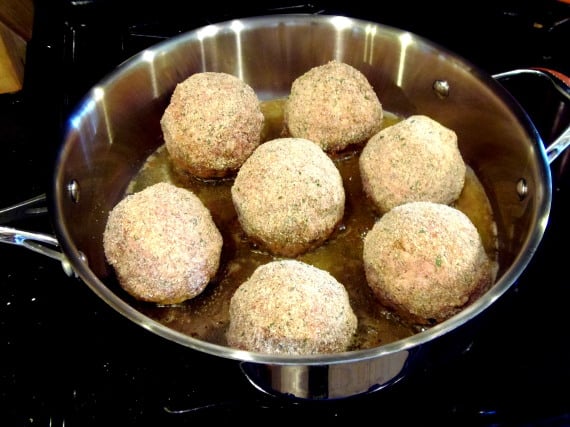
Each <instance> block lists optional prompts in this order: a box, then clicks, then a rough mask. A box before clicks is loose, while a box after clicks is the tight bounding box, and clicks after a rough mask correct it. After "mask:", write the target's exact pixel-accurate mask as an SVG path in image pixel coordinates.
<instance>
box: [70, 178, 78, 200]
mask: <svg viewBox="0 0 570 427" xmlns="http://www.w3.org/2000/svg"><path fill="white" fill-rule="evenodd" d="M67 193H68V194H69V198H70V199H71V201H72V202H73V203H79V183H78V182H77V181H76V180H74V179H72V180H71V181H70V182H69V184H67Z"/></svg>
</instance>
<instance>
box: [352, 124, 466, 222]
mask: <svg viewBox="0 0 570 427" xmlns="http://www.w3.org/2000/svg"><path fill="white" fill-rule="evenodd" d="M359 162H360V163H359V166H360V173H361V178H362V186H363V189H364V191H365V193H366V194H367V196H368V197H369V199H370V200H371V201H372V203H373V204H374V206H375V207H376V209H377V210H378V211H380V212H386V211H389V210H390V209H392V208H393V207H394V206H398V205H401V204H403V203H407V202H415V201H429V202H435V203H444V204H451V203H452V202H454V201H455V200H457V198H458V197H459V195H460V193H461V190H462V189H463V185H464V183H465V172H466V165H465V162H464V161H463V157H462V156H461V153H460V151H459V147H458V145H457V135H456V133H455V132H454V131H453V130H451V129H449V128H447V127H445V126H443V125H441V124H440V123H438V122H437V121H435V120H433V119H431V118H430V117H427V116H425V115H414V116H410V117H408V118H407V119H405V120H402V121H401V122H398V123H396V124H394V125H392V126H388V127H386V128H384V129H383V130H381V131H380V132H378V133H377V134H376V135H374V136H373V137H372V138H370V140H369V141H368V142H367V143H366V145H365V146H364V148H363V150H362V153H361V156H360V159H359Z"/></svg>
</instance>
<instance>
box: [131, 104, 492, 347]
mask: <svg viewBox="0 0 570 427" xmlns="http://www.w3.org/2000/svg"><path fill="white" fill-rule="evenodd" d="M283 102H284V100H283V99H279V100H273V101H264V102H262V111H263V113H264V115H265V118H266V122H265V128H264V140H270V139H274V138H277V137H282V136H287V135H286V134H285V133H284V130H283V120H282V119H283V105H284V104H283ZM384 116H385V117H384V120H383V125H384V126H389V125H392V124H394V123H396V122H398V121H399V120H400V118H398V117H397V116H395V115H393V114H389V113H387V112H385V114H384ZM359 153H360V149H354V150H353V151H351V152H347V153H344V154H343V155H339V156H335V157H334V158H333V160H334V162H335V164H336V166H337V167H338V169H339V171H340V172H341V175H342V178H343V182H344V188H345V193H346V207H345V214H344V218H343V221H342V223H341V224H340V225H339V227H338V229H337V230H336V231H335V232H334V234H333V235H332V236H331V238H330V239H329V240H328V241H327V242H326V243H325V244H324V245H322V246H321V247H319V248H317V249H316V250H313V251H311V252H309V253H306V254H304V255H301V256H299V257H298V258H297V259H299V260H300V261H304V262H307V263H309V264H312V265H314V266H316V267H319V268H322V269H324V270H327V271H328V272H329V273H331V274H332V275H333V276H334V277H335V278H336V279H337V280H338V281H339V282H340V283H342V284H344V286H345V287H346V289H347V291H348V293H349V295H350V302H351V305H352V307H353V309H354V311H355V313H356V315H357V317H358V324H359V326H358V330H357V334H356V336H355V339H354V342H353V345H352V348H351V349H363V348H371V347H376V346H378V345H383V344H387V343H389V342H393V341H396V340H399V339H403V338H406V337H408V336H410V335H412V334H414V333H416V332H417V330H415V329H414V328H412V327H410V326H406V325H404V324H402V323H401V322H399V321H398V319H396V318H394V317H393V316H391V315H390V313H389V312H388V311H387V310H385V309H384V308H383V307H382V306H381V305H380V304H378V303H377V302H376V300H375V298H374V296H373V294H372V292H371V291H370V289H369V288H368V286H367V284H366V277H365V274H364V267H363V262H362V249H363V238H364V236H365V235H366V233H367V232H368V230H370V229H371V228H372V226H373V225H374V222H375V221H376V219H377V218H378V217H377V215H376V214H375V212H374V210H373V209H372V207H371V205H370V203H369V202H368V200H367V198H366V196H365V194H364V193H363V190H362V186H361V179H360V172H359V167H358V159H359ZM161 181H167V182H171V183H173V184H175V185H178V186H181V187H185V188H188V189H190V190H191V191H193V192H194V193H195V194H196V195H197V196H198V197H199V198H200V199H201V200H202V202H203V203H204V204H205V205H206V207H208V208H209V209H210V212H211V213H212V217H213V219H214V221H215V222H216V224H217V226H218V228H219V229H220V232H221V233H222V235H223V238H224V247H223V250H222V259H221V262H220V268H219V272H218V275H217V276H216V278H215V279H214V280H213V281H212V283H210V284H209V285H208V287H207V288H206V290H205V291H204V292H203V293H202V294H201V295H199V296H198V297H196V298H194V299H192V300H189V301H186V302H184V303H182V304H177V305H174V306H157V305H154V304H149V303H142V302H137V301H134V302H133V304H134V305H135V306H136V308H137V309H138V310H140V311H142V312H143V313H145V314H146V315H148V316H149V317H151V318H153V319H155V320H156V321H158V322H160V323H162V324H164V325H166V326H168V327H170V328H172V329H174V330H177V331H179V332H182V333H185V334H188V335H191V336H193V337H195V338H198V339H201V340H204V341H210V342H213V343H217V344H222V345H225V344H226V341H225V336H224V334H225V330H226V328H227V325H228V322H229V302H230V298H231V296H232V295H233V293H234V291H235V289H236V288H237V287H238V286H239V285H240V284H241V283H242V282H244V281H245V280H246V279H247V278H249V276H250V275H251V274H252V272H253V271H254V270H255V268H257V267H258V266H260V265H262V264H265V263H267V262H269V261H272V260H275V259H277V258H276V257H274V256H272V255H270V254H267V253H265V252H263V251H260V250H258V248H256V247H255V246H254V245H252V243H251V242H250V241H249V240H248V238H247V237H246V236H245V234H244V233H243V231H242V229H241V226H240V224H239V222H238V219H237V215H236V212H235V209H234V206H233V204H232V200H231V193H230V190H231V186H232V183H233V180H232V179H222V180H210V181H203V180H197V179H194V178H192V177H190V176H188V175H185V174H184V173H180V172H178V171H176V170H174V168H173V167H172V165H171V163H170V161H169V157H168V153H167V151H166V149H165V146H164V145H162V146H160V147H159V148H158V150H157V151H156V152H155V153H154V154H153V155H151V156H150V157H149V158H148V160H147V162H146V163H145V165H144V166H143V168H142V169H141V170H140V172H139V174H138V175H137V176H136V177H134V179H133V181H132V182H131V184H130V186H129V188H128V191H127V193H133V192H137V191H140V190H142V189H143V188H145V187H147V186H149V185H152V184H154V183H157V182H161ZM455 206H456V207H457V208H458V209H460V210H462V211H463V212H464V213H466V214H467V215H468V216H469V217H470V218H471V220H472V221H473V223H474V224H475V226H476V227H477V229H478V230H479V232H480V234H481V237H482V239H483V243H484V245H485V248H486V250H487V252H488V253H489V255H490V256H491V257H492V259H496V248H497V242H496V240H497V237H496V230H495V224H494V221H493V215H492V211H491V208H490V203H489V201H488V199H487V196H486V194H485V191H484V189H483V187H482V185H481V184H480V182H479V180H478V179H477V177H476V175H475V173H474V172H473V170H472V169H471V168H469V167H468V171H467V176H466V183H465V186H464V189H463V192H462V194H461V196H460V198H459V200H458V201H457V202H456V204H455Z"/></svg>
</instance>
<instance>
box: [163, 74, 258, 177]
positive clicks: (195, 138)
mask: <svg viewBox="0 0 570 427" xmlns="http://www.w3.org/2000/svg"><path fill="white" fill-rule="evenodd" d="M160 124H161V127H162V131H163V136H164V143H165V145H166V149H167V151H168V153H169V155H170V158H171V159H172V162H173V164H174V165H175V166H176V167H177V168H178V169H180V170H183V171H185V172H188V173H190V174H191V175H194V176H197V177H199V178H222V177H227V176H231V175H233V174H235V172H236V171H237V170H238V169H239V168H240V166H241V165H242V163H243V162H244V161H245V159H247V158H248V157H249V155H250V154H251V153H252V152H253V150H254V149H255V148H256V147H257V146H258V145H259V144H260V143H261V137H262V130H263V125H264V116H263V113H262V111H261V108H260V105H259V99H258V98H257V95H256V94H255V92H254V91H253V89H252V88H251V87H250V86H249V85H248V84H246V83H245V82H244V81H242V80H241V79H239V78H238V77H236V76H233V75H231V74H227V73H216V72H202V73H196V74H193V75H191V76H190V77H188V78H187V79H186V80H184V81H183V82H181V83H179V84H178V85H177V86H176V88H175V89H174V93H173V94H172V97H171V99H170V103H169V104H168V106H167V107H166V110H165V111H164V114H163V116H162V118H161V121H160Z"/></svg>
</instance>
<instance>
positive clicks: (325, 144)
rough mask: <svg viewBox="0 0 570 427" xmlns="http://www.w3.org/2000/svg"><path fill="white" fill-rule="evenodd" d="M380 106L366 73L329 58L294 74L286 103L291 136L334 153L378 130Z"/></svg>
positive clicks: (287, 126) (287, 124)
mask: <svg viewBox="0 0 570 427" xmlns="http://www.w3.org/2000/svg"><path fill="white" fill-rule="evenodd" d="M382 117H383V110H382V105H381V103H380V100H379V99H378V96H377V95H376V92H374V89H373V88H372V86H371V85H370V83H369V82H368V80H367V78H366V76H364V74H363V73H362V72H360V71H359V70H357V69H356V68H354V67H352V66H351V65H349V64H346V63H343V62H338V61H330V62H328V63H326V64H324V65H320V66H317V67H313V68H311V69H310V70H309V71H307V72H306V73H305V74H303V75H301V76H299V77H297V78H296V79H295V80H294V81H293V84H292V85H291V93H290V95H289V97H288V99H287V101H286V103H285V108H284V123H285V125H286V129H287V131H288V133H289V135H290V136H292V137H295V138H305V139H309V140H311V141H314V142H316V143H317V144H318V145H319V146H320V147H321V148H322V149H323V150H324V151H326V152H328V153H335V152H338V151H341V150H343V149H345V148H347V147H348V146H350V145H352V144H358V143H363V142H365V141H366V140H368V139H369V138H370V137H371V136H372V135H374V134H375V133H376V132H378V131H379V130H380V128H381V125H382Z"/></svg>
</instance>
